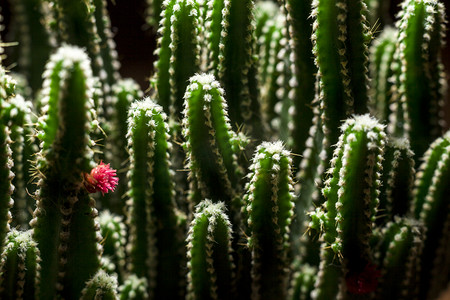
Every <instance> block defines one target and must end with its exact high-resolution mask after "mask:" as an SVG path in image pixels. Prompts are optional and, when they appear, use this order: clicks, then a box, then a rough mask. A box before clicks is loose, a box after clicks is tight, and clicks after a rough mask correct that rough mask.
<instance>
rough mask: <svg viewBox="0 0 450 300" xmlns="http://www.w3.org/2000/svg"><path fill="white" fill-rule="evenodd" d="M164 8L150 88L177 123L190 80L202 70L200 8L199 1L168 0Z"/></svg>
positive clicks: (164, 3)
mask: <svg viewBox="0 0 450 300" xmlns="http://www.w3.org/2000/svg"><path fill="white" fill-rule="evenodd" d="M163 6H164V11H163V14H164V17H163V18H162V19H161V23H160V26H161V27H160V28H159V29H158V33H159V34H160V37H159V38H158V49H157V50H156V51H155V54H156V55H158V57H159V58H158V60H157V61H156V62H155V69H156V73H155V76H154V77H153V78H152V79H151V87H153V88H154V89H156V94H157V99H158V100H157V101H158V103H159V104H160V105H161V106H162V107H163V109H164V111H165V112H166V113H167V114H170V116H171V117H172V118H173V119H174V120H175V121H177V122H178V121H179V119H180V118H181V112H182V110H183V95H184V92H185V90H186V87H187V84H188V79H189V77H191V76H193V75H194V74H195V73H196V72H198V71H199V68H200V59H199V53H200V41H199V34H200V33H201V31H202V29H201V27H200V24H199V20H198V17H199V15H200V6H199V3H198V2H197V1H196V0H170V1H169V0H166V1H164V2H163Z"/></svg>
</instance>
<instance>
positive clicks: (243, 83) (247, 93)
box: [205, 0, 264, 138]
mask: <svg viewBox="0 0 450 300" xmlns="http://www.w3.org/2000/svg"><path fill="white" fill-rule="evenodd" d="M205 9H207V11H208V13H207V17H206V20H205V35H206V36H205V39H206V44H207V49H208V51H207V59H208V63H207V65H208V68H207V70H208V72H213V74H214V76H215V77H216V78H217V79H218V81H219V82H220V83H221V85H222V86H223V88H224V89H225V92H226V94H227V103H228V106H229V114H230V119H231V124H232V126H233V127H234V128H235V129H238V128H240V127H241V126H242V125H245V129H246V131H247V132H249V133H252V135H253V136H254V137H255V138H261V136H262V135H263V134H264V132H263V127H262V126H261V124H262V122H261V119H260V107H259V103H258V101H257V99H258V94H259V91H258V87H257V78H256V74H257V70H256V69H257V66H256V61H255V59H254V57H253V56H254V55H255V49H254V44H255V41H254V36H253V31H254V24H253V21H254V18H253V10H254V0H231V1H222V0H208V1H207V2H206V4H205Z"/></svg>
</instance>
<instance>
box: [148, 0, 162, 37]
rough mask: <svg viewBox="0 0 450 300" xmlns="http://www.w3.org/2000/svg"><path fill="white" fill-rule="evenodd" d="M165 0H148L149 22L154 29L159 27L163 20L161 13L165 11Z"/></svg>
mask: <svg viewBox="0 0 450 300" xmlns="http://www.w3.org/2000/svg"><path fill="white" fill-rule="evenodd" d="M163 3H164V1H163V0H147V18H146V21H147V24H149V25H150V26H151V27H152V28H153V30H154V31H156V30H157V29H158V26H159V24H160V22H161V13H162V11H163Z"/></svg>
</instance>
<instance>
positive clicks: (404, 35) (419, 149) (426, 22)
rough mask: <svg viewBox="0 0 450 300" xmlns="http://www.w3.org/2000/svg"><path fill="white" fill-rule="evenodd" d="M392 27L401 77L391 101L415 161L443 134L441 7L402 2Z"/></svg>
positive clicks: (424, 0)
mask: <svg viewBox="0 0 450 300" xmlns="http://www.w3.org/2000/svg"><path fill="white" fill-rule="evenodd" d="M398 19H399V20H398V22H397V24H396V26H397V28H398V30H399V34H398V38H397V44H398V45H397V50H396V54H395V55H396V57H395V59H396V60H398V62H399V68H400V69H401V73H399V74H398V75H397V76H399V77H398V83H397V85H398V89H397V90H396V91H395V92H396V93H395V94H394V97H395V99H396V102H398V104H397V105H398V106H401V110H402V111H403V116H401V118H403V120H401V119H400V120H397V121H395V120H392V122H399V123H400V124H403V131H404V134H406V135H407V136H408V137H409V138H410V140H411V149H412V150H413V151H414V153H415V154H416V157H417V158H419V157H421V156H422V155H423V153H424V152H425V150H426V149H427V147H428V145H430V143H431V142H432V141H434V140H435V139H436V138H438V137H439V136H440V135H441V134H442V131H443V121H442V120H443V116H442V106H443V85H445V79H444V78H445V74H444V71H443V65H442V62H441V55H440V51H441V49H442V47H443V43H444V38H445V27H444V24H445V22H446V20H445V11H444V5H443V4H442V3H441V2H440V1H437V0H419V1H415V0H414V1H413V0H405V1H404V2H403V3H402V4H401V10H400V13H399V15H398Z"/></svg>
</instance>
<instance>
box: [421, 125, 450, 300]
mask: <svg viewBox="0 0 450 300" xmlns="http://www.w3.org/2000/svg"><path fill="white" fill-rule="evenodd" d="M449 180H450V132H447V133H446V134H445V135H444V136H443V137H441V138H438V139H437V140H436V141H434V142H433V143H432V144H431V146H430V148H429V149H428V150H427V152H425V155H424V161H423V163H422V164H421V166H420V168H419V171H418V172H417V178H416V182H415V188H414V203H413V207H412V212H413V215H414V217H415V218H416V219H418V220H420V221H421V222H423V224H424V226H425V233H424V238H423V240H424V243H425V245H424V248H423V253H422V255H421V275H420V278H421V290H420V298H424V297H425V296H426V295H427V293H428V299H433V298H436V297H437V296H438V293H439V292H440V290H442V289H443V288H444V287H445V285H446V284H447V283H446V282H447V281H448V278H449V275H448V273H447V272H446V271H445V268H446V263H444V261H445V258H446V256H447V253H448V248H447V247H448V241H449V240H450V239H449V236H450V233H449V232H450V230H449V224H450V206H449V201H448V195H449V193H450V189H449V185H448V182H449Z"/></svg>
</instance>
